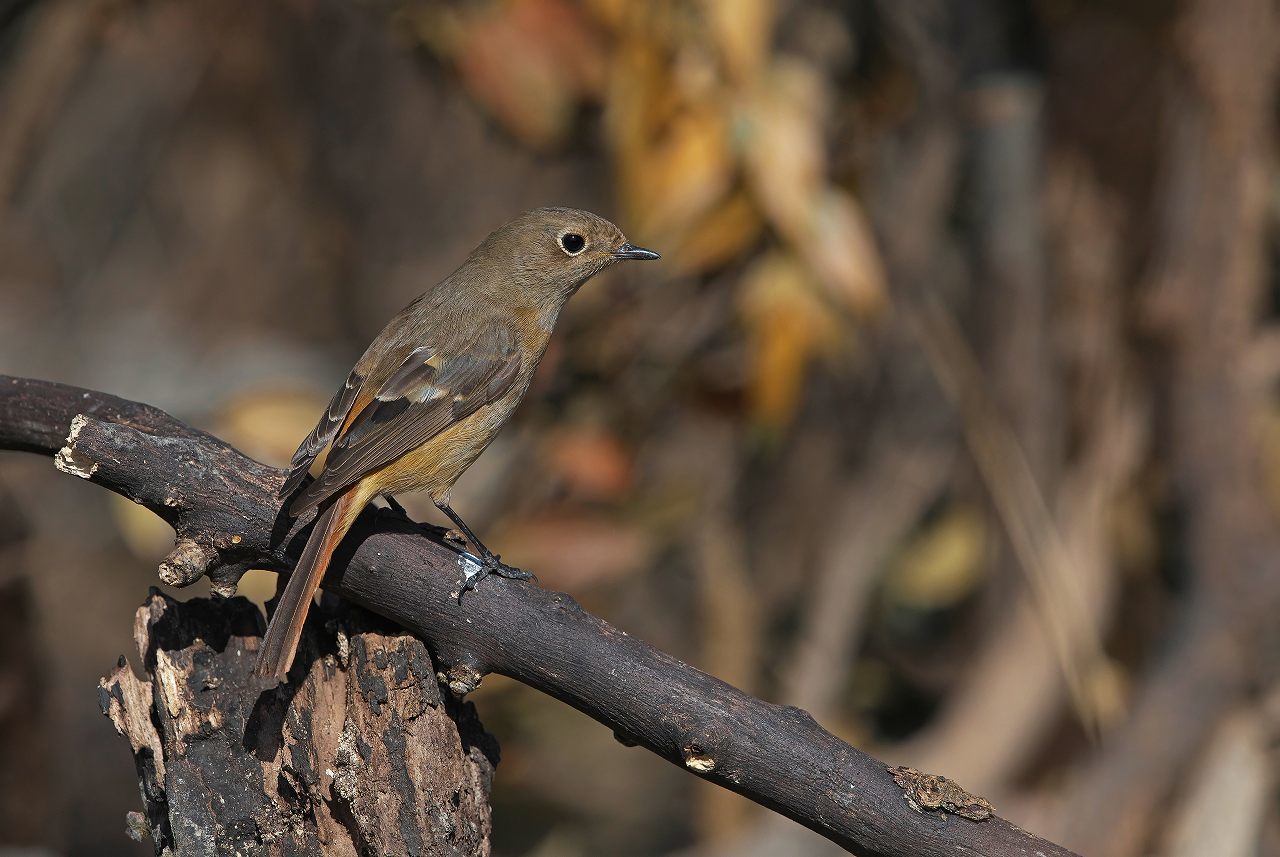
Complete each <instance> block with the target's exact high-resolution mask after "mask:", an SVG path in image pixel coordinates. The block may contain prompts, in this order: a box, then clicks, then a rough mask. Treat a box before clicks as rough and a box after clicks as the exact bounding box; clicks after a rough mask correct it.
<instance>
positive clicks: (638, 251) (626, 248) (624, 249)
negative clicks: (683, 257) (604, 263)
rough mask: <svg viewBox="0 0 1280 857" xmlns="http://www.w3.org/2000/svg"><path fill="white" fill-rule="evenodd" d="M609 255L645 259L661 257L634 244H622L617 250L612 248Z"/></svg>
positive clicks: (617, 257)
mask: <svg viewBox="0 0 1280 857" xmlns="http://www.w3.org/2000/svg"><path fill="white" fill-rule="evenodd" d="M611 255H612V256H613V258H615V259H641V260H645V261H651V260H653V259H661V258H662V257H661V256H659V255H658V254H657V253H655V252H653V251H652V250H646V249H644V248H643V247H637V246H636V245H634V244H623V245H622V246H621V247H619V248H618V249H617V250H614V251H613V253H612V254H611Z"/></svg>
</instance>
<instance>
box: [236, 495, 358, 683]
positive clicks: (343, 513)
mask: <svg viewBox="0 0 1280 857" xmlns="http://www.w3.org/2000/svg"><path fill="white" fill-rule="evenodd" d="M364 494H365V492H364V491H362V490H361V486H360V485H358V484H357V485H356V486H355V487H353V488H352V489H351V490H349V491H347V493H345V494H343V495H342V496H341V497H339V498H338V499H337V500H336V501H334V502H333V503H332V504H330V505H329V507H328V508H327V509H325V510H324V511H323V512H321V513H320V515H319V517H317V518H316V524H315V528H314V529H313V530H312V531H311V537H310V538H309V539H307V545H306V547H304V548H303V549H302V556H301V557H300V558H299V559H298V564H297V566H296V567H295V568H294V570H293V574H291V575H289V582H288V584H286V585H285V588H284V594H283V595H281V596H280V601H279V603H277V605H276V612H275V614H274V615H273V616H272V617H271V622H270V624H269V625H268V626H267V633H266V635H265V636H263V638H262V647H261V648H260V649H259V650H258V662H257V664H256V665H255V666H254V668H253V674H254V675H255V676H257V677H258V678H259V679H261V680H263V686H264V687H267V686H274V685H275V684H277V683H279V682H282V681H284V678H285V676H286V675H287V674H288V672H289V667H291V666H292V665H293V656H294V655H295V654H296V653H297V651H298V640H299V639H300V638H301V637H302V625H303V623H304V622H305V621H306V619H307V611H309V610H310V609H311V599H312V596H314V595H315V593H316V589H318V588H319V587H320V581H321V580H323V579H324V573H325V571H326V570H327V569H328V568H329V560H330V559H332V558H333V552H334V551H335V550H337V547H338V544H339V543H340V542H341V541H342V537H343V536H345V535H346V534H347V530H349V529H350V528H351V525H352V523H354V522H355V519H356V517H357V516H358V515H359V514H360V511H361V510H362V509H363V508H364V505H365V503H366V502H368V498H367V497H366V496H364Z"/></svg>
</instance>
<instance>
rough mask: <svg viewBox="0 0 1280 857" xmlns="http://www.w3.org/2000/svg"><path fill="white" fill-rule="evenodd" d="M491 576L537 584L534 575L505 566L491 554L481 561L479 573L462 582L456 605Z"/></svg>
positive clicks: (498, 558)
mask: <svg viewBox="0 0 1280 857" xmlns="http://www.w3.org/2000/svg"><path fill="white" fill-rule="evenodd" d="M491 574H493V575H497V576H498V577H504V578H506V579H507V580H526V581H533V582H534V583H537V582H538V576H537V575H536V574H533V573H532V572H528V571H525V570H524V569H521V568H516V567H515V566H511V565H507V564H506V563H504V562H502V559H501V558H500V557H499V556H498V555H497V554H493V555H491V556H487V557H485V558H484V559H483V560H482V561H481V564H480V570H479V571H477V572H476V573H475V574H474V575H473V576H471V577H468V578H467V579H466V580H464V581H463V582H462V587H461V588H460V589H459V590H458V603H459V604H461V603H462V596H464V595H466V594H467V593H468V592H470V591H471V590H473V589H475V588H476V584H478V583H479V582H480V581H482V580H484V579H485V578H486V577H488V576H489V575H491Z"/></svg>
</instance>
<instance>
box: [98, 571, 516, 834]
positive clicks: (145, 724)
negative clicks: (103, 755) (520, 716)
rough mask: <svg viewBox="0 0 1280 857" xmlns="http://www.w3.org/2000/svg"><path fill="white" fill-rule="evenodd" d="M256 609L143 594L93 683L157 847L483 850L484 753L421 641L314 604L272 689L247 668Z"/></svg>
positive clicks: (334, 606)
mask: <svg viewBox="0 0 1280 857" xmlns="http://www.w3.org/2000/svg"><path fill="white" fill-rule="evenodd" d="M263 629H264V623H263V618H262V615H261V613H260V612H259V611H258V609H257V608H256V607H255V606H254V605H253V604H252V603H250V602H249V601H247V600H245V599H244V598H231V599H225V598H196V599H192V600H190V601H186V602H179V601H176V600H174V599H172V598H170V597H168V596H166V595H164V594H162V593H161V592H159V591H158V590H155V589H153V590H152V592H151V594H150V596H149V597H148V599H147V601H146V603H145V604H144V605H143V606H142V607H141V608H139V610H138V613H137V617H136V620H135V624H134V639H135V641H136V642H137V646H138V655H139V658H140V659H141V662H142V664H143V666H144V669H145V670H146V675H147V677H146V678H139V677H137V676H136V675H134V673H133V671H132V669H131V668H130V667H129V665H128V664H127V663H126V661H125V658H124V657H123V656H121V658H120V662H119V664H118V665H117V666H116V668H115V669H114V670H113V671H112V673H111V674H110V675H109V676H108V677H106V678H105V679H103V680H102V681H101V683H100V685H99V689H100V701H101V704H102V710H103V713H104V714H106V715H107V716H108V717H110V718H111V721H112V723H114V724H115V727H116V729H117V731H119V733H120V734H121V735H123V736H124V737H125V738H127V739H128V741H129V744H130V746H131V747H132V748H133V754H134V759H135V761H136V763H137V767H138V776H139V780H140V786H141V790H142V798H143V807H144V812H142V813H130V817H129V824H128V829H129V832H130V835H132V836H135V837H137V838H139V839H141V838H142V837H143V836H150V837H151V839H152V841H153V842H154V843H155V851H156V854H157V855H166V857H169V855H182V857H187V855H211V857H212V855H226V854H246V855H248V854H255V855H256V854H268V855H315V854H325V855H348V854H349V855H379V857H381V855H473V854H479V855H485V854H488V853H489V834H490V830H491V826H490V816H489V791H490V786H491V783H492V778H493V771H494V767H495V765H496V764H497V760H498V748H497V744H496V742H495V741H494V740H493V738H492V737H491V736H490V735H488V734H487V733H486V732H485V731H484V729H483V727H482V726H481V724H480V721H479V720H478V718H477V717H476V713H475V708H474V706H472V705H471V704H470V703H466V702H460V701H458V700H456V699H455V698H454V697H453V696H452V695H451V694H450V693H449V692H448V690H447V689H442V688H441V685H440V683H439V681H438V679H437V675H436V670H435V667H434V666H433V664H432V661H431V657H430V655H429V653H428V652H427V649H426V647H425V646H424V645H423V643H422V642H421V641H420V640H418V639H417V638H416V637H413V636H410V635H408V634H405V633H403V632H398V631H396V630H395V628H394V627H393V626H391V625H389V624H388V623H387V622H385V621H384V620H381V619H379V618H377V617H375V616H374V615H373V614H371V613H368V612H366V611H364V610H361V609H360V608H358V607H355V606H352V605H349V604H345V603H342V602H340V601H339V600H338V599H333V598H326V599H324V600H323V601H322V602H321V604H320V606H319V607H318V608H317V609H315V610H313V613H312V617H311V618H310V619H309V620H308V623H307V628H306V632H305V633H304V636H303V640H302V644H301V646H300V647H299V652H298V657H297V661H296V662H295V664H294V668H293V670H292V671H291V673H290V680H289V682H288V683H287V684H284V685H281V686H280V687H277V688H275V689H273V690H270V691H267V692H265V693H261V694H260V693H259V692H258V691H257V690H256V689H255V686H254V681H253V677H252V675H251V673H252V669H253V663H254V660H255V658H256V653H257V647H258V642H259V638H260V637H261V634H262V632H263Z"/></svg>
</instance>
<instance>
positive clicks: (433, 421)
mask: <svg viewBox="0 0 1280 857" xmlns="http://www.w3.org/2000/svg"><path fill="white" fill-rule="evenodd" d="M657 258H659V256H658V254H657V253H655V252H653V251H652V250H646V249H644V248H643V247H636V246H633V245H631V244H629V243H627V239H626V237H625V236H624V235H623V234H622V231H621V230H620V229H618V227H616V226H614V225H613V224H612V223H610V222H609V221H607V220H605V219H604V218H602V217H598V216H596V215H594V214H592V213H590V212H588V211H578V210H576V209H572V208H540V209H536V210H534V211H529V212H526V213H525V214H522V215H520V216H519V217H517V218H516V219H515V220H513V221H511V222H510V223H508V224H506V225H505V226H502V227H500V228H499V229H497V230H496V231H495V232H493V233H492V234H491V235H490V236H489V237H488V238H486V239H485V240H484V242H483V243H482V244H481V245H480V246H479V247H477V248H476V249H475V250H474V251H472V253H471V255H470V256H468V257H467V260H466V261H465V262H463V263H462V266H461V267H460V268H458V270H456V271H454V272H453V274H452V275H450V276H449V277H448V278H447V279H445V280H443V281H441V282H440V283H438V284H436V285H435V286H433V287H432V288H430V289H428V290H427V291H426V293H424V294H423V295H422V296H421V297H419V298H418V299H417V300H415V301H414V302H413V303H411V304H409V305H408V306H407V307H405V308H404V309H403V310H401V312H400V313H399V314H398V315H397V316H396V317H395V318H393V319H392V320H391V321H390V323H388V324H387V326H386V327H385V328H383V329H382V332H381V333H380V334H378V336H377V338H376V339H374V340H373V343H372V344H370V345H369V347H368V349H366V351H365V352H364V356H362V357H361V358H360V360H359V361H358V362H357V363H356V365H355V368H354V369H352V370H351V374H350V375H348V376H347V380H346V383H344V384H343V385H342V388H341V389H339V390H338V392H337V394H336V395H334V397H333V401H331V402H330V403H329V408H328V410H327V411H326V412H325V414H324V415H323V416H322V417H321V418H320V422H319V424H317V425H316V427H315V429H314V430H313V431H312V432H311V434H310V435H309V436H308V437H307V438H306V440H304V441H303V442H302V445H301V446H299V447H298V451H297V452H296V453H295V454H294V456H293V461H292V462H291V464H290V471H289V476H288V478H287V479H286V480H285V483H284V486H283V487H282V488H281V489H280V498H281V499H285V498H288V497H291V496H293V495H294V494H295V493H297V496H296V497H295V498H294V499H293V502H292V503H291V504H290V505H289V514H290V515H291V516H293V517H297V516H298V515H301V514H303V513H305V512H307V511H308V510H310V509H314V508H317V507H319V508H320V510H321V511H320V513H319V515H317V517H316V523H315V529H314V530H313V531H312V533H311V537H310V538H309V539H308V540H307V544H306V547H305V548H304V549H303V551H302V557H301V558H300V559H299V560H298V565H297V567H296V568H295V569H294V571H293V574H292V575H291V576H290V578H289V582H288V584H287V585H286V586H285V590H284V594H283V595H282V596H281V598H280V602H279V604H278V605H277V607H276V611H275V615H274V616H273V617H272V619H271V624H270V626H269V627H268V628H267V633H266V636H265V637H264V638H263V641H262V649H261V651H260V652H259V654H258V662H257V665H256V667H255V669H254V672H255V674H256V675H257V676H258V677H260V678H262V679H267V680H274V681H282V680H284V677H285V675H286V674H287V673H288V672H289V667H290V666H291V665H292V663H293V657H294V653H295V651H296V650H297V647H298V638H299V636H300V635H301V633H302V623H303V621H304V620H305V619H306V616H307V610H308V609H309V608H310V606H311V599H312V596H313V595H314V594H315V591H316V588H317V587H318V586H319V585H320V580H321V579H322V578H323V577H324V573H325V569H326V568H327V567H328V565H329V560H330V558H331V557H332V556H333V552H334V550H335V549H336V548H337V546H338V543H339V542H341V541H342V537H343V536H344V535H345V534H346V532H347V530H348V529H349V528H350V527H351V524H352V523H353V522H354V521H355V519H356V517H357V516H358V515H359V514H360V511H361V510H362V509H363V508H364V507H365V504H367V503H368V502H369V501H370V500H372V499H374V498H375V497H377V496H378V495H383V496H384V497H388V498H389V497H391V496H392V495H394V494H397V493H400V492H404V491H426V492H427V493H428V495H429V496H430V497H431V500H432V502H434V503H435V504H436V506H437V507H438V508H439V509H440V510H441V511H442V512H444V513H445V514H446V515H447V516H448V517H449V519H450V520H451V521H453V523H454V525H455V526H457V527H458V529H459V530H461V531H462V533H463V535H464V536H466V539H467V541H468V542H470V544H471V546H472V548H473V549H474V550H475V552H476V554H477V555H478V557H479V559H480V560H481V563H482V565H481V568H480V572H479V573H478V574H476V575H475V576H474V577H472V578H470V579H469V580H467V581H466V582H465V584H464V585H463V587H462V590H461V592H466V591H467V590H468V589H471V588H473V587H474V586H475V585H476V584H477V583H479V582H480V580H481V579H483V578H484V577H485V576H487V575H489V574H497V575H499V576H501V577H508V578H513V579H517V580H528V579H529V578H530V577H531V575H529V574H528V573H527V572H523V571H520V570H519V569H516V568H512V567H510V566H507V565H504V564H503V563H502V562H501V561H500V560H499V558H498V557H497V556H496V555H495V554H494V553H493V552H491V551H490V550H489V549H488V548H486V547H485V546H484V544H483V543H482V542H481V541H480V540H479V539H478V538H476V536H475V533H473V532H472V531H471V528H470V527H468V526H467V525H466V523H464V522H463V520H462V518H460V517H459V516H458V514H457V513H456V512H455V511H454V510H453V509H452V508H450V506H449V489H450V488H452V487H453V483H454V482H455V481H457V479H458V477H459V476H461V475H462V472H463V471H464V470H466V469H467V468H468V467H469V466H471V463H472V462H473V461H475V460H476V458H477V457H478V456H479V455H480V453H481V452H483V451H484V449H485V447H486V446H488V445H489V442H490V441H492V440H493V438H494V436H495V435H497V433H498V430H499V429H501V428H502V426H503V424H504V423H506V421H507V418H508V417H510V416H511V414H512V412H513V411H515V409H516V406H517V405H519V404H520V400H521V399H522V398H524V394H525V392H526V391H527V390H528V389H529V383H530V382H531V381H532V380H533V373H534V370H535V369H536V368H537V366H538V362H539V361H540V360H541V359H542V353H543V352H544V351H545V350H546V347H547V342H548V341H549V340H550V338H551V331H552V329H553V328H554V327H555V323H556V319H557V318H558V317H559V315H560V310H561V309H562V308H563V307H564V305H565V302H566V301H568V300H569V298H570V297H572V296H573V294H574V292H576V291H577V290H578V288H579V287H580V286H582V284H583V283H585V282H586V281H587V280H589V279H591V278H592V277H593V276H595V275H596V274H598V273H600V272H601V271H603V270H604V269H605V268H608V267H610V266H611V265H614V264H616V263H618V262H620V261H622V260H624V259H657ZM325 446H329V455H328V458H327V459H326V460H325V466H324V470H323V471H322V472H321V473H320V476H319V478H317V479H316V480H315V481H314V482H311V483H310V484H308V485H307V486H306V487H302V483H303V481H304V480H305V479H306V476H307V473H308V471H309V470H310V468H311V464H312V462H313V461H314V460H315V458H316V456H317V455H318V454H319V453H320V452H321V450H323V449H324V447H325ZM299 488H302V490H301V491H300V492H299V491H298V489H299ZM461 592H460V595H461Z"/></svg>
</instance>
